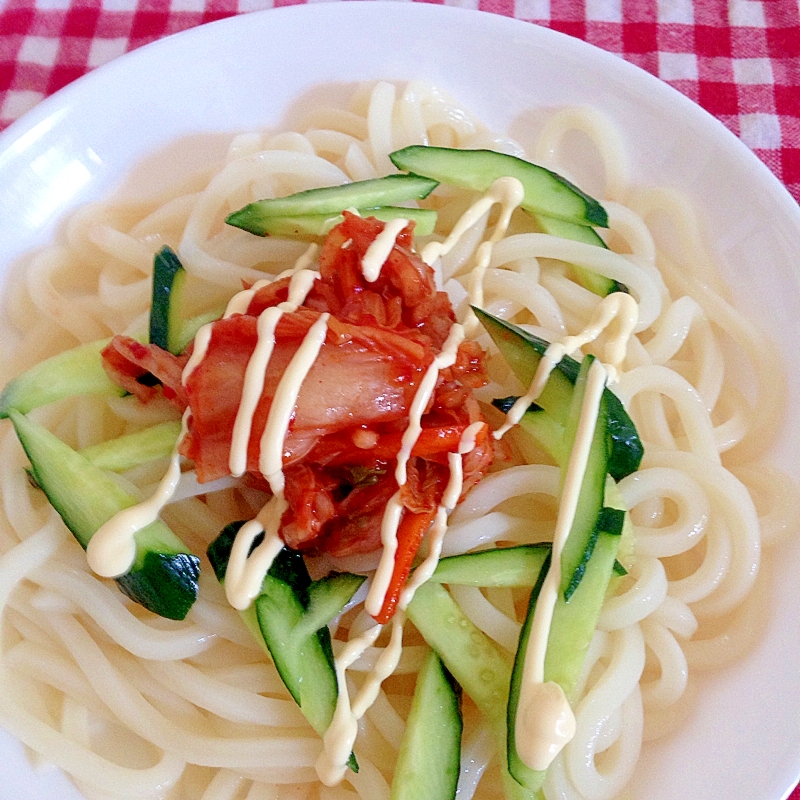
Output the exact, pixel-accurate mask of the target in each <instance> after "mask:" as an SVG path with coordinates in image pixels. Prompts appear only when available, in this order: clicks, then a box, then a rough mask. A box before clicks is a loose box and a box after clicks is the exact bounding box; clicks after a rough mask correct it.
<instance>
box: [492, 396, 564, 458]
mask: <svg viewBox="0 0 800 800" xmlns="http://www.w3.org/2000/svg"><path fill="white" fill-rule="evenodd" d="M516 400H517V398H516V397H498V398H496V399H495V400H492V405H493V406H494V407H495V408H497V409H499V410H500V411H502V412H503V413H504V414H507V413H508V412H509V411H510V410H511V407H512V406H513V405H514V403H515V402H516ZM519 427H520V428H522V430H523V431H525V433H526V434H527V435H528V436H530V437H531V438H532V439H533V440H534V441H535V442H536V444H537V445H538V446H539V447H540V448H541V449H542V450H544V452H545V453H547V454H548V455H549V456H550V457H551V458H552V459H553V460H554V461H555V462H556V464H558V465H559V466H560V465H561V464H563V463H564V462H565V460H566V458H567V457H568V456H569V453H568V452H567V450H566V448H565V447H564V426H563V424H561V423H560V422H557V421H556V420H554V419H553V417H552V416H551V415H550V414H548V413H547V412H546V411H545V410H544V409H543V408H541V407H540V406H538V405H536V403H531V405H530V406H528V410H527V411H526V412H525V413H524V414H523V415H522V419H521V420H520V421H519Z"/></svg>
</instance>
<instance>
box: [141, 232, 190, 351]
mask: <svg viewBox="0 0 800 800" xmlns="http://www.w3.org/2000/svg"><path fill="white" fill-rule="evenodd" d="M185 281H186V270H185V269H184V268H183V265H182V264H181V262H180V260H179V259H178V256H177V255H176V254H175V252H174V251H173V250H172V249H171V248H169V247H167V245H164V247H162V248H161V250H159V251H158V253H156V255H155V257H154V258H153V291H152V299H151V303H150V344H154V345H156V346H157V347H160V348H161V349H162V350H168V351H169V352H170V353H172V354H173V355H176V356H177V355H180V352H181V351H180V350H179V349H178V348H179V346H180V341H181V335H180V333H181V324H182V323H181V317H180V306H181V294H182V291H183V285H184V283H185Z"/></svg>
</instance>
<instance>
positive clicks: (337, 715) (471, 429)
mask: <svg viewBox="0 0 800 800" xmlns="http://www.w3.org/2000/svg"><path fill="white" fill-rule="evenodd" d="M485 424H486V423H485V422H481V421H479V422H474V423H472V424H471V425H469V426H468V427H467V428H466V430H465V431H464V433H463V434H462V435H461V439H460V441H459V445H458V452H457V453H450V454H449V463H450V478H449V480H448V482H447V487H446V488H445V491H444V495H443V497H442V503H441V504H440V505H439V507H438V509H437V511H436V517H435V519H434V521H433V524H432V525H431V529H430V531H429V534H428V535H429V551H428V555H427V557H426V558H425V560H424V561H423V562H422V564H420V565H419V566H418V567H417V568H416V569H415V570H414V573H413V575H412V576H411V578H410V580H409V581H408V583H407V584H406V586H405V587H404V588H403V592H402V594H401V595H400V602H399V603H398V609H397V612H396V613H395V616H394V618H393V619H392V634H391V638H390V640H389V644H388V645H387V646H386V648H384V651H383V652H382V653H381V655H380V656H379V657H378V660H377V662H376V663H375V667H374V668H373V669H372V670H370V672H369V673H368V675H367V679H366V680H365V682H364V684H363V685H362V687H361V690H360V691H359V692H358V694H357V695H356V698H355V700H354V701H353V702H352V704H351V702H350V693H349V690H348V687H347V678H346V672H347V669H348V668H349V667H350V666H352V665H353V664H354V663H355V662H356V661H357V660H358V659H359V658H360V657H361V655H362V654H363V653H364V651H365V650H366V649H367V648H368V647H371V646H372V645H373V644H374V643H375V641H376V639H377V638H378V636H379V635H380V632H381V631H382V630H383V625H374V626H372V627H371V628H369V629H368V630H367V631H365V632H364V633H363V634H361V636H358V637H356V638H355V639H353V640H352V641H350V642H348V643H347V644H346V645H345V648H344V650H343V651H342V652H341V653H340V654H339V655H338V656H337V657H336V659H335V669H336V682H337V685H338V697H337V700H336V709H335V711H334V715H333V720H332V721H331V724H330V725H329V726H328V730H327V731H326V732H325V736H324V737H323V745H324V748H323V751H322V753H321V754H320V755H319V757H318V759H317V762H316V765H315V766H316V770H317V775H318V777H319V779H320V781H322V783H324V784H325V785H326V786H334V785H335V784H337V783H339V782H340V781H341V780H342V778H344V776H345V774H346V773H347V762H348V760H349V758H350V753H351V752H352V750H353V745H354V744H355V740H356V737H357V735H358V720H360V719H361V717H362V716H363V715H364V714H365V713H366V712H367V711H368V710H369V708H370V706H372V704H373V703H374V702H375V700H376V699H377V697H378V692H379V691H380V687H381V684H382V683H383V681H384V680H386V678H388V677H389V676H390V675H391V674H392V673H393V672H394V671H395V669H397V664H398V663H399V661H400V656H401V655H402V651H403V626H404V624H405V610H406V609H407V608H408V605H409V603H410V602H411V601H412V600H413V599H414V594H415V592H416V591H417V589H418V588H419V587H420V586H422V584H423V583H425V582H426V581H427V580H428V579H429V578H430V577H431V575H433V572H434V570H435V569H436V565H437V564H438V563H439V557H440V556H441V552H442V541H443V539H444V535H445V532H446V531H447V515H448V514H449V513H450V511H452V510H453V508H455V505H456V503H457V502H458V498H459V497H460V496H461V490H462V487H463V469H462V462H461V458H462V456H463V455H466V454H467V453H470V452H471V451H472V450H474V449H475V444H476V438H477V435H478V433H479V432H480V430H481V428H483V427H484V426H485ZM399 494H400V493H399V492H398V493H397V494H396V495H395V496H394V497H392V501H395V500H397V502H398V503H399ZM392 501H390V506H392ZM395 513H396V514H397V522H396V523H395V525H394V536H395V543H394V546H395V547H396V545H397V542H396V531H397V523H399V519H400V513H402V504H400V505H399V510H398V509H395V510H393V511H392V512H391V515H392V517H394V514H395ZM384 523H386V515H385V516H384ZM382 534H383V530H382ZM390 546H391V545H390ZM390 577H391V573H390ZM374 583H375V578H373V585H374ZM385 592H386V589H385V588H384V589H383V592H382V593H381V597H380V601H381V604H382V603H383V595H384V594H385ZM365 607H366V603H365ZM378 610H380V606H378ZM376 613H377V612H376Z"/></svg>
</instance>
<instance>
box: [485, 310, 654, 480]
mask: <svg viewBox="0 0 800 800" xmlns="http://www.w3.org/2000/svg"><path fill="white" fill-rule="evenodd" d="M473 311H474V312H475V314H476V315H477V316H478V319H479V320H480V321H481V323H482V324H483V327H484V328H485V329H486V330H487V331H488V333H489V335H490V336H491V337H492V340H493V341H494V343H495V344H496V345H497V347H498V349H499V350H500V352H501V353H502V355H503V357H504V358H505V360H506V361H507V362H508V364H509V366H510V367H511V369H512V370H513V371H514V374H515V375H516V376H517V377H518V378H519V379H520V380H521V381H522V383H523V384H525V385H530V383H531V382H532V381H533V378H534V376H535V375H536V368H537V367H538V366H539V361H540V360H541V358H542V356H543V355H544V353H545V351H546V350H547V347H548V342H546V341H544V339H540V338H539V337H538V336H534V335H533V334H532V333H528V332H527V331H524V330H523V329H522V328H519V327H517V326H516V325H514V324H512V323H510V322H506V321H505V320H501V319H498V318H497V317H493V316H492V315H491V314H487V313H486V312H485V311H482V310H481V309H479V308H475V307H474V306H473ZM579 369H580V364H579V363H578V362H577V361H575V360H574V359H573V358H570V357H569V356H567V357H565V358H563V359H562V360H561V362H560V363H559V365H558V367H556V369H554V370H553V372H552V373H551V374H550V379H549V380H548V382H547V384H546V385H545V388H544V391H543V392H542V394H541V395H540V396H539V398H538V399H537V401H536V404H537V406H539V407H541V408H543V409H544V410H545V411H546V412H547V413H548V414H549V415H550V416H551V417H552V418H553V420H555V421H556V422H558V423H559V424H561V425H564V424H565V423H566V418H567V414H568V411H569V408H570V403H571V401H572V394H573V391H574V384H575V380H576V379H577V377H578V370H579ZM603 401H604V403H605V404H606V406H607V411H608V417H607V435H608V437H609V440H610V452H609V460H608V472H609V474H610V475H611V476H612V477H613V478H614V480H616V481H619V480H622V478H624V477H625V476H627V475H630V474H631V473H632V472H636V470H637V469H639V464H641V461H642V456H643V455H644V447H643V446H642V441H641V439H640V438H639V434H638V433H637V431H636V426H635V425H634V424H633V421H632V420H631V418H630V417H629V416H628V412H627V411H625V408H624V406H623V405H622V403H621V402H620V400H619V398H618V397H617V396H616V395H615V394H614V393H613V392H612V391H610V390H609V389H606V390H605V391H604V392H603Z"/></svg>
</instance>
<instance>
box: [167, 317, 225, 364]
mask: <svg viewBox="0 0 800 800" xmlns="http://www.w3.org/2000/svg"><path fill="white" fill-rule="evenodd" d="M224 313H225V307H224V306H222V307H220V308H215V309H213V310H212V311H206V312H205V314H198V316H196V317H192V318H191V319H187V320H186V321H185V322H184V323H183V324H182V325H181V329H180V333H179V334H178V339H177V343H176V347H177V349H178V352H179V353H182V352H183V351H184V350H185V349H186V348H187V347H188V346H189V344H190V343H191V342H192V341H193V340H194V337H195V336H197V331H199V330H200V328H202V327H203V325H207V324H208V323H209V322H216V320H218V319H220V318H221V317H222V315H223V314H224Z"/></svg>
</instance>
